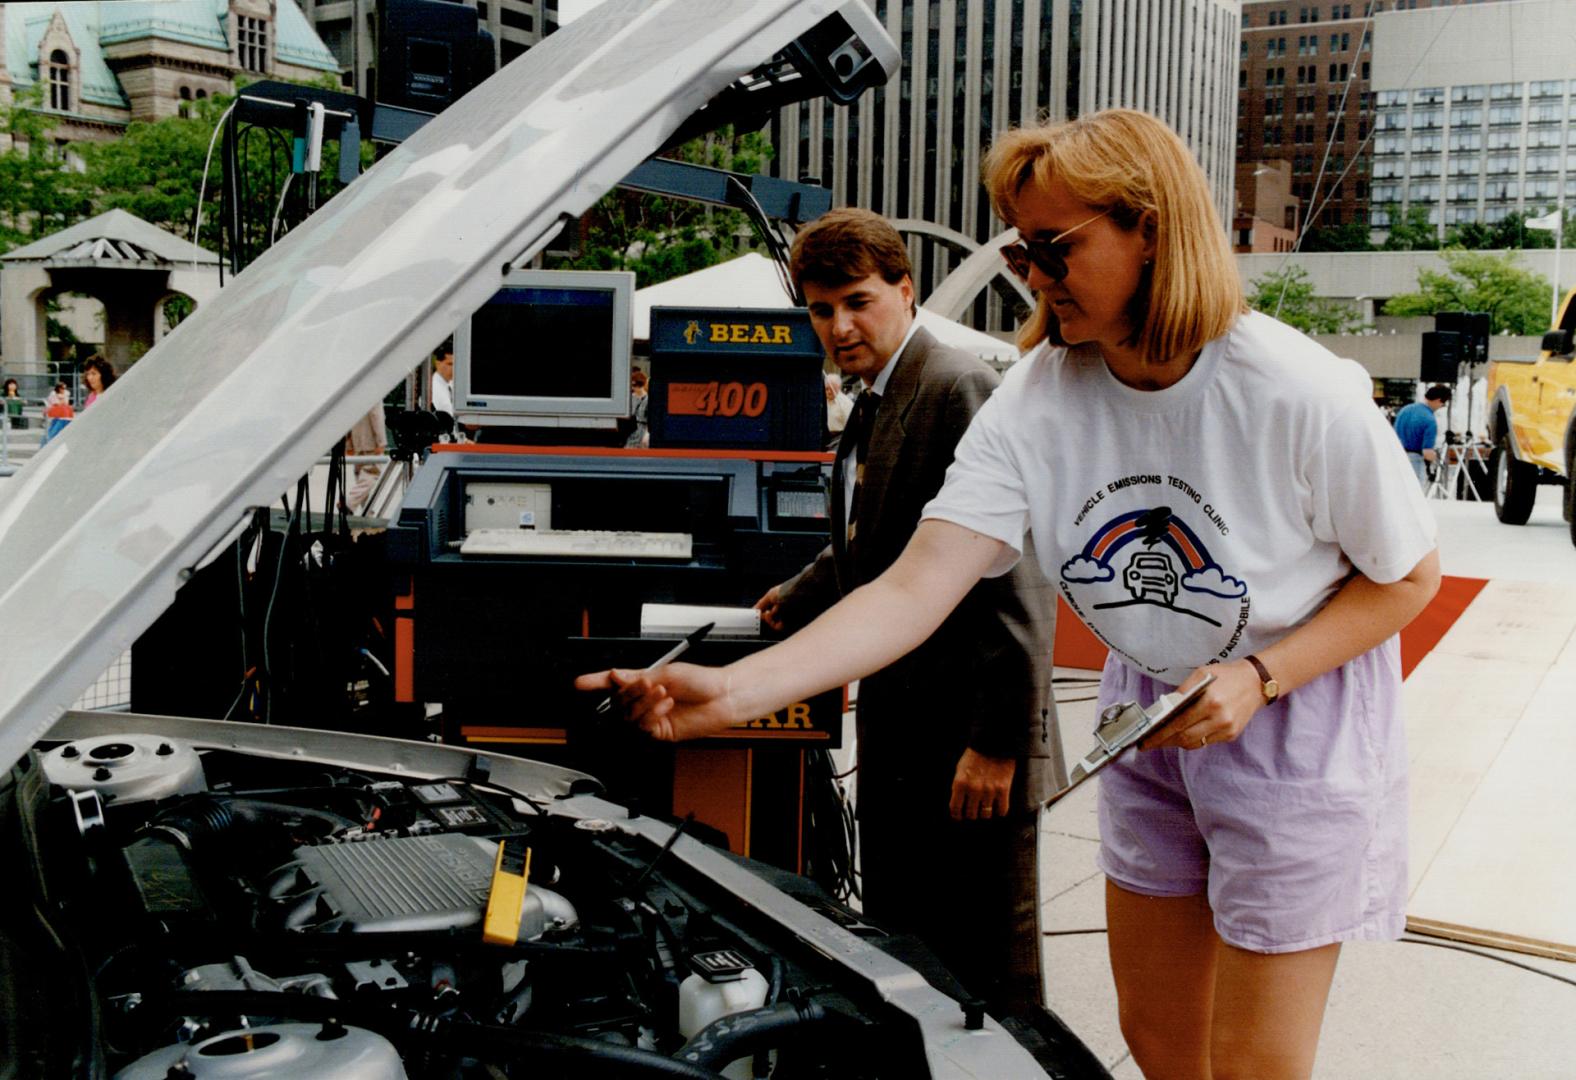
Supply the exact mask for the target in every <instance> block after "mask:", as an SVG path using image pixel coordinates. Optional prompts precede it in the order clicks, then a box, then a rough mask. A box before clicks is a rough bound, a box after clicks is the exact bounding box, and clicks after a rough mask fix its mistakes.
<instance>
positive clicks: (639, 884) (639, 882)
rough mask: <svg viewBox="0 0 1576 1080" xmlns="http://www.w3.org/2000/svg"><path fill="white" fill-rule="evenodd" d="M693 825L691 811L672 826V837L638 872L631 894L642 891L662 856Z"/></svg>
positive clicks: (692, 813)
mask: <svg viewBox="0 0 1576 1080" xmlns="http://www.w3.org/2000/svg"><path fill="white" fill-rule="evenodd" d="M694 823H695V811H693V810H691V811H690V812H689V813H687V814H685V815H684V820H683V821H681V822H679V823H678V824H677V825H676V826H674V829H673V835H672V836H670V837H668V842H667V843H665V844H663V845H662V850H661V851H659V852H657V853H656V854H655V855H653V856H652V858H651V861H650V862H649V863H647V864H646V868H645V869H644V870H642V871H641V872H640V876H639V877H637V878H636V879H635V883H634V884H633V885H631V886H630V887H629V888H630V891H631V892H643V891H644V886H645V884H646V879H647V878H648V877H650V876H651V872H652V871H653V870H655V869H656V868H657V864H658V863H659V862H661V861H662V859H663V856H665V855H667V853H668V852H670V851H672V850H673V845H674V844H676V843H678V842H679V837H681V836H683V835H684V830H685V829H688V828H689V827H690V826H691V825H693V824H694ZM654 906H655V905H653V907H654Z"/></svg>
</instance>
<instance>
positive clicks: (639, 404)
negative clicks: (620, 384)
mask: <svg viewBox="0 0 1576 1080" xmlns="http://www.w3.org/2000/svg"><path fill="white" fill-rule="evenodd" d="M629 398H630V401H629V405H630V419H631V420H633V421H634V422H635V427H634V430H633V431H631V432H630V433H629V438H628V439H626V440H625V441H624V446H625V447H626V448H628V449H639V448H640V447H643V446H650V445H651V429H650V427H649V425H648V424H647V421H646V417H647V415H648V414H649V411H650V408H651V396H650V393H649V387H648V385H647V378H646V373H645V372H644V371H641V370H640V369H639V368H636V369H635V370H634V371H631V372H630V373H629Z"/></svg>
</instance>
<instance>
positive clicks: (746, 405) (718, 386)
mask: <svg viewBox="0 0 1576 1080" xmlns="http://www.w3.org/2000/svg"><path fill="white" fill-rule="evenodd" d="M695 411H696V412H698V413H700V415H702V416H738V415H739V414H740V413H743V414H744V415H745V416H750V417H755V416H759V415H761V413H763V412H765V411H766V384H765V383H762V382H752V383H750V384H749V385H748V386H746V385H744V384H743V383H739V382H725V383H716V382H709V383H707V384H706V387H705V389H704V390H702V391H701V395H700V397H699V398H697V399H696V401H695Z"/></svg>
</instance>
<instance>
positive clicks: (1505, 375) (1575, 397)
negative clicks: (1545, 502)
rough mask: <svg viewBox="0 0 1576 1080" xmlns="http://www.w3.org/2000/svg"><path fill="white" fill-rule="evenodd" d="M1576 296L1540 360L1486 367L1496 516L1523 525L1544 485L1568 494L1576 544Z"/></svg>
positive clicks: (1549, 336) (1548, 337) (1566, 305)
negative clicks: (1575, 480) (1574, 479)
mask: <svg viewBox="0 0 1576 1080" xmlns="http://www.w3.org/2000/svg"><path fill="white" fill-rule="evenodd" d="M1573 359H1576V290H1572V292H1571V293H1570V294H1569V295H1568V296H1566V297H1565V303H1564V305H1563V306H1562V307H1561V308H1560V317H1559V321H1558V323H1557V324H1556V327H1555V329H1553V330H1550V331H1549V332H1548V333H1546V334H1544V335H1543V351H1542V352H1541V353H1539V354H1538V357H1537V359H1536V360H1496V361H1494V362H1493V363H1491V364H1490V365H1489V367H1488V400H1489V413H1488V437H1489V442H1490V443H1491V444H1493V447H1494V451H1493V456H1492V458H1491V459H1490V462H1489V471H1490V472H1491V473H1492V475H1493V487H1494V513H1495V514H1496V515H1497V516H1498V518H1499V520H1500V521H1502V522H1504V523H1505V524H1507V525H1524V524H1526V522H1527V518H1528V517H1530V516H1531V514H1532V503H1533V500H1534V499H1535V498H1536V497H1537V492H1538V487H1537V486H1538V484H1540V483H1546V484H1562V485H1563V486H1564V488H1565V520H1566V521H1568V522H1570V523H1571V541H1572V542H1573V543H1576V505H1573V503H1576V484H1572V483H1571V481H1570V478H1571V476H1572V475H1573V474H1576V362H1573Z"/></svg>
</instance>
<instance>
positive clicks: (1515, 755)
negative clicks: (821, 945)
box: [1041, 487, 1576, 1080]
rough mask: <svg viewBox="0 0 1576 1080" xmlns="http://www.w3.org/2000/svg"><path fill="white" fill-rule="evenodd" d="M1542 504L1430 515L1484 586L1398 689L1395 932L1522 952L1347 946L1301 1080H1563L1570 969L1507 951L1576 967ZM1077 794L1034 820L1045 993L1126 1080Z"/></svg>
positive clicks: (1477, 506)
mask: <svg viewBox="0 0 1576 1080" xmlns="http://www.w3.org/2000/svg"><path fill="white" fill-rule="evenodd" d="M1559 500H1560V491H1559V490H1558V489H1557V488H1552V487H1545V488H1541V489H1540V491H1539V498H1538V502H1537V505H1536V507H1535V509H1534V513H1533V518H1532V520H1531V521H1530V522H1529V523H1528V524H1527V525H1525V526H1519V527H1513V526H1506V525H1501V524H1500V523H1499V522H1498V521H1497V520H1495V517H1494V512H1493V508H1492V507H1491V506H1489V505H1486V504H1483V503H1477V502H1434V503H1432V504H1431V505H1432V506H1433V507H1434V509H1435V512H1436V517H1437V518H1438V520H1439V526H1440V557H1441V562H1442V564H1443V568H1444V572H1445V573H1446V574H1449V575H1454V576H1460V577H1475V578H1484V579H1488V581H1489V584H1488V585H1487V586H1485V587H1484V589H1483V591H1482V592H1481V593H1479V595H1478V598H1477V599H1475V600H1474V601H1473V603H1472V604H1471V605H1470V606H1469V607H1468V608H1467V610H1466V611H1465V612H1464V613H1463V614H1462V616H1461V618H1460V619H1459V620H1458V622H1457V624H1456V626H1454V627H1452V629H1451V631H1450V632H1449V633H1447V634H1446V636H1445V637H1444V638H1443V639H1442V640H1441V641H1440V642H1439V644H1438V645H1437V646H1436V647H1435V649H1434V651H1433V652H1431V653H1430V654H1429V656H1428V657H1426V658H1425V659H1424V661H1423V663H1422V664H1420V665H1419V666H1418V667H1417V669H1416V670H1415V671H1414V672H1413V673H1412V675H1411V676H1410V677H1409V678H1408V680H1407V686H1406V705H1407V710H1408V725H1407V730H1408V740H1409V744H1410V746H1411V756H1412V763H1413V808H1412V817H1413V821H1412V855H1413V857H1412V861H1413V864H1414V865H1413V870H1412V878H1411V880H1412V886H1413V887H1412V894H1411V901H1410V903H1409V906H1408V914H1409V916H1412V917H1414V918H1418V917H1420V916H1421V917H1426V918H1427V919H1428V920H1429V922H1430V923H1431V924H1433V923H1445V924H1449V925H1451V926H1453V927H1460V928H1462V930H1461V932H1459V933H1458V932H1455V931H1452V938H1460V937H1463V936H1465V937H1468V938H1470V939H1472V940H1475V941H1481V940H1496V939H1498V940H1505V941H1511V940H1516V941H1518V942H1519V940H1520V939H1523V938H1525V939H1527V941H1528V942H1529V944H1526V945H1521V944H1518V947H1517V949H1515V950H1509V949H1498V948H1489V947H1484V946H1482V945H1478V944H1462V943H1461V942H1460V941H1459V940H1452V939H1449V938H1442V937H1436V936H1428V937H1425V936H1421V935H1418V934H1414V933H1409V934H1408V935H1407V936H1406V938H1405V939H1404V940H1403V941H1399V942H1356V943H1352V944H1348V945H1346V946H1345V947H1343V949H1342V953H1341V959H1340V963H1339V966H1338V968H1337V970H1336V974H1335V982H1334V985H1333V986H1332V988H1331V992H1330V1003H1329V1006H1328V1009H1327V1011H1326V1015H1325V1023H1324V1030H1323V1036H1322V1039H1321V1041H1320V1046H1319V1056H1318V1060H1317V1062H1316V1064H1315V1068H1314V1077H1315V1080H1353V1078H1363V1080H1412V1078H1425V1077H1426V1078H1429V1080H1489V1078H1499V1077H1517V1078H1521V1080H1571V1078H1576V1023H1573V1022H1572V1021H1573V1018H1576V963H1572V962H1569V961H1565V960H1560V959H1551V958H1548V957H1546V956H1537V955H1529V953H1528V952H1527V951H1524V950H1526V949H1537V950H1541V951H1553V952H1565V953H1566V954H1567V955H1576V844H1573V842H1572V836H1573V835H1576V795H1572V794H1571V790H1570V787H1569V782H1568V778H1569V777H1570V776H1571V775H1573V773H1576V724H1572V723H1570V721H1571V720H1572V719H1573V718H1576V704H1573V703H1572V702H1573V699H1576V548H1573V546H1572V543H1571V536H1570V532H1569V528H1568V526H1567V525H1566V523H1565V522H1564V521H1563V520H1562V517H1561V513H1560V501H1559ZM1057 674H1058V675H1059V676H1061V677H1062V678H1063V679H1064V680H1078V679H1080V678H1085V679H1087V678H1091V677H1092V673H1088V672H1078V671H1072V670H1065V669H1059V670H1058V672H1057ZM1057 685H1058V694H1057V696H1058V700H1059V701H1062V702H1063V704H1062V705H1061V706H1060V713H1061V720H1062V735H1063V741H1064V744H1065V745H1066V747H1067V750H1068V758H1069V760H1072V759H1073V758H1074V757H1075V756H1077V755H1081V754H1082V753H1083V752H1084V751H1085V750H1087V749H1088V745H1087V740H1088V737H1089V736H1088V733H1089V732H1090V730H1091V729H1092V727H1093V724H1094V702H1093V701H1092V700H1075V699H1080V698H1087V697H1089V696H1090V695H1092V693H1093V687H1092V684H1091V683H1088V682H1078V681H1063V682H1059V683H1058V684H1057ZM1094 796H1095V790H1094V785H1085V787H1084V788H1082V789H1080V790H1079V791H1076V792H1074V793H1073V794H1072V795H1070V796H1068V797H1067V798H1065V799H1063V800H1062V801H1061V802H1060V803H1058V804H1056V805H1055V806H1054V807H1053V808H1052V809H1050V810H1049V811H1048V812H1047V813H1046V814H1045V816H1044V819H1043V827H1042V837H1043V840H1042V848H1041V866H1042V875H1041V880H1042V897H1043V898H1044V899H1043V905H1044V906H1043V912H1042V921H1043V929H1044V932H1045V938H1044V944H1045V967H1046V972H1047V987H1048V989H1047V994H1048V1000H1049V1002H1050V1005H1051V1007H1052V1008H1053V1009H1054V1010H1055V1011H1056V1013H1057V1014H1058V1015H1060V1016H1061V1018H1062V1019H1063V1020H1064V1021H1065V1022H1066V1023H1067V1024H1068V1026H1069V1027H1071V1028H1072V1030H1073V1031H1074V1032H1076V1033H1077V1034H1078V1035H1079V1037H1081V1038H1082V1039H1083V1040H1084V1042H1085V1043H1086V1044H1088V1045H1089V1047H1090V1048H1091V1049H1092V1050H1093V1051H1094V1052H1095V1054H1096V1055H1097V1056H1098V1057H1099V1058H1100V1060H1101V1061H1103V1062H1105V1064H1106V1066H1107V1067H1108V1068H1109V1069H1110V1070H1111V1072H1112V1075H1113V1076H1114V1077H1116V1078H1117V1080H1136V1078H1138V1077H1140V1076H1141V1075H1142V1074H1141V1073H1140V1071H1139V1070H1138V1068H1137V1066H1136V1065H1135V1064H1134V1063H1133V1061H1132V1059H1131V1057H1130V1056H1129V1055H1128V1053H1127V1048H1126V1046H1125V1044H1124V1043H1123V1041H1122V1036H1121V1033H1120V1030H1119V1028H1118V1025H1117V1016H1116V997H1115V992H1114V990H1113V989H1112V984H1111V971H1110V963H1109V961H1108V959H1107V954H1106V939H1105V932H1104V931H1105V911H1104V880H1103V878H1102V876H1101V875H1100V873H1099V871H1098V870H1096V869H1095V863H1094V859H1095V853H1096V851H1097V849H1098V836H1099V833H1098V828H1097V825H1096V820H1095V798H1094ZM1551 945H1552V946H1555V948H1553V949H1549V948H1548V946H1551Z"/></svg>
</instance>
